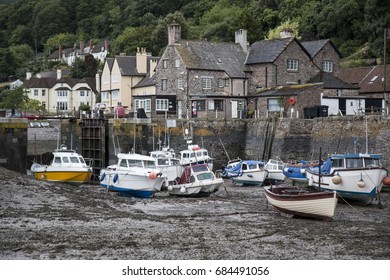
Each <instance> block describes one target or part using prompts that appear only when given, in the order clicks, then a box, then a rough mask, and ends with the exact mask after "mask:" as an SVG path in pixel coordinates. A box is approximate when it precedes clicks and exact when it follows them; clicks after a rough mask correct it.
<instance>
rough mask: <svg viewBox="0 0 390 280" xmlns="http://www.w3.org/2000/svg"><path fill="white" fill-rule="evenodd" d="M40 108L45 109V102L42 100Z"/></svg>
mask: <svg viewBox="0 0 390 280" xmlns="http://www.w3.org/2000/svg"><path fill="white" fill-rule="evenodd" d="M42 109H44V110H46V102H45V101H42Z"/></svg>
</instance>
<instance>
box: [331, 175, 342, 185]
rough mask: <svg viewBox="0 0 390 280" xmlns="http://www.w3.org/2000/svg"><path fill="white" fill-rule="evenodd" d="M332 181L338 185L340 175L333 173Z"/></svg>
mask: <svg viewBox="0 0 390 280" xmlns="http://www.w3.org/2000/svg"><path fill="white" fill-rule="evenodd" d="M332 183H333V184H335V185H338V184H340V183H341V177H340V175H335V176H333V177H332Z"/></svg>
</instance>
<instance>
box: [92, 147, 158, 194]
mask: <svg viewBox="0 0 390 280" xmlns="http://www.w3.org/2000/svg"><path fill="white" fill-rule="evenodd" d="M117 157H118V164H116V165H110V166H107V168H105V169H102V170H101V172H100V176H99V177H100V186H102V187H104V188H106V189H108V190H111V191H116V192H119V193H120V194H121V195H123V196H132V197H140V198H148V197H151V196H152V195H153V194H154V193H155V192H158V191H160V190H161V187H162V185H163V184H164V182H165V180H166V176H165V175H164V174H162V173H161V171H160V170H159V169H157V167H156V159H155V158H153V157H149V156H145V155H140V154H133V153H128V154H125V153H119V154H118V155H117Z"/></svg>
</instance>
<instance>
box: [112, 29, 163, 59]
mask: <svg viewBox="0 0 390 280" xmlns="http://www.w3.org/2000/svg"><path fill="white" fill-rule="evenodd" d="M152 31H153V29H152V28H151V27H148V26H141V27H127V28H126V29H125V30H124V31H123V32H122V34H120V35H119V36H118V37H117V38H116V39H115V40H114V41H113V44H112V52H113V53H126V54H127V55H131V54H132V55H134V54H135V53H136V51H137V47H145V48H146V50H147V51H151V52H152V53H154V52H155V51H156V46H155V45H153V43H152V40H151V38H150V37H148V36H145V34H150V33H152Z"/></svg>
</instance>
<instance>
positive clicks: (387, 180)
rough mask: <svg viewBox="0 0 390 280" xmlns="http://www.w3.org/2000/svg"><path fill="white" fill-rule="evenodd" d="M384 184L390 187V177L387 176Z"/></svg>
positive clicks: (383, 180)
mask: <svg viewBox="0 0 390 280" xmlns="http://www.w3.org/2000/svg"><path fill="white" fill-rule="evenodd" d="M382 184H383V185H385V186H389V185H390V176H386V177H384V178H383V179H382Z"/></svg>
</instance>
